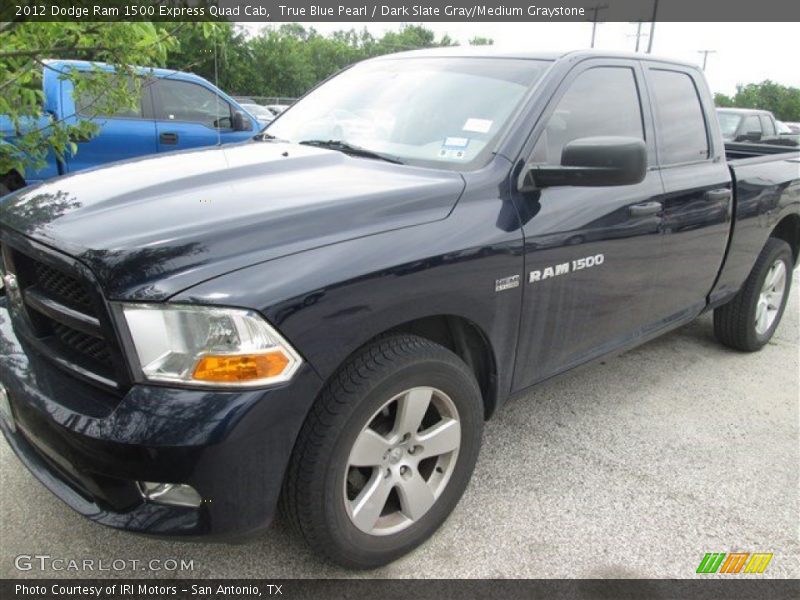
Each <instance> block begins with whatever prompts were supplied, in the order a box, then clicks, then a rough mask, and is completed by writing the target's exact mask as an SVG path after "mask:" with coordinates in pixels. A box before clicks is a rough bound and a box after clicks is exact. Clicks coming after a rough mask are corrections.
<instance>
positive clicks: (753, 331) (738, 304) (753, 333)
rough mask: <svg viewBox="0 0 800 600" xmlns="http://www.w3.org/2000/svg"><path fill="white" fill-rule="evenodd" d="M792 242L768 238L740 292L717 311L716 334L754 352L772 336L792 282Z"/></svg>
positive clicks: (729, 344) (736, 346) (715, 319)
mask: <svg viewBox="0 0 800 600" xmlns="http://www.w3.org/2000/svg"><path fill="white" fill-rule="evenodd" d="M792 265H793V257H792V250H791V248H790V247H789V244H787V243H786V242H784V241H783V240H779V239H777V238H769V240H767V243H766V245H765V246H764V249H763V250H762V251H761V254H760V255H759V256H758V259H757V260H756V264H755V265H754V266H753V270H752V271H751V272H750V275H749V276H748V278H747V280H746V281H745V283H744V285H743V286H742V289H741V290H739V293H738V294H736V296H734V297H733V299H732V300H731V301H730V302H728V303H727V304H725V305H723V306H720V307H719V308H717V309H716V310H715V311H714V335H715V336H716V337H717V339H718V340H719V341H720V342H721V343H723V344H725V345H726V346H729V347H731V348H735V349H736V350H742V351H744V352H755V351H756V350H760V349H761V348H763V347H764V346H765V345H766V344H767V342H769V340H770V339H772V336H773V334H774V333H775V330H776V329H777V327H778V324H779V323H780V321H781V317H782V316H783V311H784V310H785V308H786V302H787V301H788V299H789V292H790V289H791V284H792Z"/></svg>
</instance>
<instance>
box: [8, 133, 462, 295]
mask: <svg viewBox="0 0 800 600" xmlns="http://www.w3.org/2000/svg"><path fill="white" fill-rule="evenodd" d="M463 188H464V181H463V179H462V177H461V176H460V175H458V174H457V173H455V172H450V171H442V170H432V169H423V168H418V167H411V166H404V165H395V164H392V163H388V162H383V161H379V160H372V159H365V158H356V157H351V156H347V155H345V154H342V153H340V152H334V151H331V150H324V149H319V148H311V147H308V146H300V145H296V144H284V143H271V142H248V143H245V144H238V145H234V146H226V147H224V148H210V149H209V148H206V149H201V150H193V151H187V152H177V153H174V154H168V155H162V156H159V157H146V158H141V159H137V160H132V161H126V162H123V163H117V164H114V165H111V166H107V167H103V168H99V169H93V170H90V171H84V172H81V173H76V174H74V175H69V176H66V177H61V178H59V179H56V180H53V181H51V182H48V183H44V184H41V185H38V186H36V187H33V188H29V189H25V190H21V191H20V192H18V193H16V194H14V195H11V196H9V197H8V198H6V199H5V200H4V201H3V202H2V204H1V205H0V224H2V225H3V226H5V227H9V228H11V229H13V230H15V231H17V232H19V233H22V234H23V235H26V236H28V237H30V238H32V239H34V240H36V241H38V242H41V243H43V244H45V245H47V246H50V247H52V248H55V249H57V250H60V251H62V252H64V253H66V254H69V255H71V256H73V257H74V258H77V259H78V260H80V261H81V262H83V263H84V264H85V265H86V266H87V267H89V268H90V269H91V270H92V271H93V273H94V274H95V276H96V277H97V278H98V280H99V283H100V285H101V286H102V287H103V289H104V290H105V292H106V294H107V296H108V297H109V298H111V299H126V300H153V301H157V300H164V299H166V298H168V297H169V296H172V295H174V294H175V293H177V292H179V291H181V290H183V289H185V288H187V287H190V286H192V285H195V284H197V283H199V282H200V281H204V280H207V279H210V278H212V277H216V276H218V275H222V274H224V273H227V272H230V271H232V270H235V269H239V268H242V267H246V266H249V265H253V264H255V263H258V262H262V261H266V260H271V259H274V258H278V257H280V256H284V255H287V254H293V253H297V252H302V251H304V250H308V249H311V248H316V247H319V246H324V245H328V244H334V243H337V242H342V241H345V240H348V239H352V238H355V237H361V236H365V235H372V234H376V233H380V232H383V231H388V230H392V229H397V228H401V227H409V226H413V225H418V224H422V223H426V222H431V221H435V220H439V219H443V218H445V217H447V215H448V214H449V213H450V211H451V210H452V208H453V206H454V204H455V202H456V201H457V200H458V197H459V196H460V194H461V192H462V191H463Z"/></svg>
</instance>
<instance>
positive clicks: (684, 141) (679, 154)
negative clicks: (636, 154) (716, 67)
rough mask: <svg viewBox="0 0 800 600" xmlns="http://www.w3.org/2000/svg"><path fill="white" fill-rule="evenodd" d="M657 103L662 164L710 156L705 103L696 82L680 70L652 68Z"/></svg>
mask: <svg viewBox="0 0 800 600" xmlns="http://www.w3.org/2000/svg"><path fill="white" fill-rule="evenodd" d="M650 80H651V82H652V84H653V100H654V103H655V106H656V122H657V123H656V124H657V131H658V139H657V140H656V141H657V143H658V149H659V158H660V162H661V164H662V165H674V164H680V163H687V162H697V161H700V160H704V159H706V158H708V156H709V152H708V134H707V132H706V120H705V117H704V116H703V105H702V104H701V103H700V95H699V94H698V92H697V88H696V87H695V85H694V81H693V80H692V78H691V77H690V76H689V75H688V74H687V73H683V72H681V71H668V70H664V69H651V70H650Z"/></svg>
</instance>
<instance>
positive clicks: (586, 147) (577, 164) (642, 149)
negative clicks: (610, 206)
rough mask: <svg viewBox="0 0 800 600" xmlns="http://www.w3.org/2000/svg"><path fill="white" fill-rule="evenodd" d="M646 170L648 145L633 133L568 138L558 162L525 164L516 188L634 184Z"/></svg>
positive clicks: (643, 175)
mask: <svg viewBox="0 0 800 600" xmlns="http://www.w3.org/2000/svg"><path fill="white" fill-rule="evenodd" d="M646 173H647V147H646V146H645V144H644V141H642V140H640V139H638V138H632V137H611V136H609V137H587V138H579V139H577V140H573V141H571V142H569V143H568V144H567V145H566V146H564V149H563V150H562V152H561V165H558V166H552V165H528V166H526V168H525V169H524V170H523V171H522V174H521V176H520V179H519V181H518V182H517V188H518V189H519V191H521V192H530V191H534V190H536V189H539V188H543V187H550V186H556V185H572V186H581V187H594V186H598V187H599V186H613V185H633V184H635V183H640V182H641V181H643V180H644V177H645V175H646Z"/></svg>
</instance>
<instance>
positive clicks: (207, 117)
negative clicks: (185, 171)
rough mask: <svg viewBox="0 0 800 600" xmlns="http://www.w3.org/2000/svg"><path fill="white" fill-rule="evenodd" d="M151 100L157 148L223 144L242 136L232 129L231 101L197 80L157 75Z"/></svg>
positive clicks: (183, 148) (165, 149)
mask: <svg viewBox="0 0 800 600" xmlns="http://www.w3.org/2000/svg"><path fill="white" fill-rule="evenodd" d="M153 103H154V106H155V118H156V143H157V146H158V151H159V152H172V151H174V150H186V149H187V148H197V147H200V146H212V145H216V144H217V143H218V142H219V143H222V144H225V143H228V142H234V141H239V140H240V139H241V137H242V134H241V132H238V131H234V129H233V108H232V107H231V105H230V103H228V102H227V101H226V100H225V99H224V98H222V97H220V96H219V95H218V94H216V93H214V92H213V91H212V90H209V89H207V88H205V87H203V86H202V85H199V84H197V83H191V82H188V81H180V80H176V79H157V80H156V81H155V83H154V84H153Z"/></svg>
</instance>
